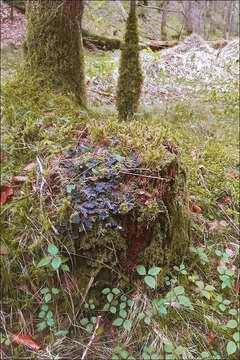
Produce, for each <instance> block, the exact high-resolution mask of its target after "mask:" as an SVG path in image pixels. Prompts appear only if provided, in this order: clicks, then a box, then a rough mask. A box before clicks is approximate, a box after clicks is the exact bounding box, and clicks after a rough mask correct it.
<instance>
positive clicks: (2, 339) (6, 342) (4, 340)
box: [0, 332, 11, 346]
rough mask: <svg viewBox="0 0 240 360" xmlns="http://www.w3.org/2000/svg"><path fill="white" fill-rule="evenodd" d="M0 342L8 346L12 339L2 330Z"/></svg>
mask: <svg viewBox="0 0 240 360" xmlns="http://www.w3.org/2000/svg"><path fill="white" fill-rule="evenodd" d="M0 344H5V345H7V346H8V345H10V344H11V342H10V340H9V339H8V338H6V337H4V336H3V333H2V332H0Z"/></svg>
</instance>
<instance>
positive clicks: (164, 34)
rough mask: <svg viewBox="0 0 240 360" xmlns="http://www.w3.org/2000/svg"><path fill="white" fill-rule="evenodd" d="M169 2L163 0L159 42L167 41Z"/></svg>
mask: <svg viewBox="0 0 240 360" xmlns="http://www.w3.org/2000/svg"><path fill="white" fill-rule="evenodd" d="M168 4H169V0H163V4H162V22H161V40H163V41H165V40H167V9H168Z"/></svg>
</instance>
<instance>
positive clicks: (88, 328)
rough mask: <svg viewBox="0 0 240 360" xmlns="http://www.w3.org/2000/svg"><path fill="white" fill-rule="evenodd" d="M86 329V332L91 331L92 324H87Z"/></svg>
mask: <svg viewBox="0 0 240 360" xmlns="http://www.w3.org/2000/svg"><path fill="white" fill-rule="evenodd" d="M86 330H87V331H88V332H92V331H93V324H87V326H86Z"/></svg>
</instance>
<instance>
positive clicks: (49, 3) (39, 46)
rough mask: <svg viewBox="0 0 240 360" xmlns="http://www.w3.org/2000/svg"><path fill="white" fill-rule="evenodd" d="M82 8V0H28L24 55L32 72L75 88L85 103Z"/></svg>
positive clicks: (81, 103)
mask: <svg viewBox="0 0 240 360" xmlns="http://www.w3.org/2000/svg"><path fill="white" fill-rule="evenodd" d="M83 11H84V2H83V1H82V0H65V1H62V0H35V1H28V2H27V29H26V41H25V43H24V57H25V64H26V67H27V69H28V70H29V71H30V72H31V73H35V74H40V73H41V76H42V75H44V76H45V78H46V79H47V80H48V81H49V82H50V83H51V84H52V85H53V86H54V87H57V88H59V87H60V88H63V89H64V90H67V91H70V92H73V93H74V94H75V96H76V99H77V101H78V103H79V104H80V105H81V106H86V89H85V79H84V55H83V46H82V34H81V23H82V17H83Z"/></svg>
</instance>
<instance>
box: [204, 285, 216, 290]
mask: <svg viewBox="0 0 240 360" xmlns="http://www.w3.org/2000/svg"><path fill="white" fill-rule="evenodd" d="M205 290H207V291H213V290H215V287H214V286H212V285H207V286H205Z"/></svg>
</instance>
